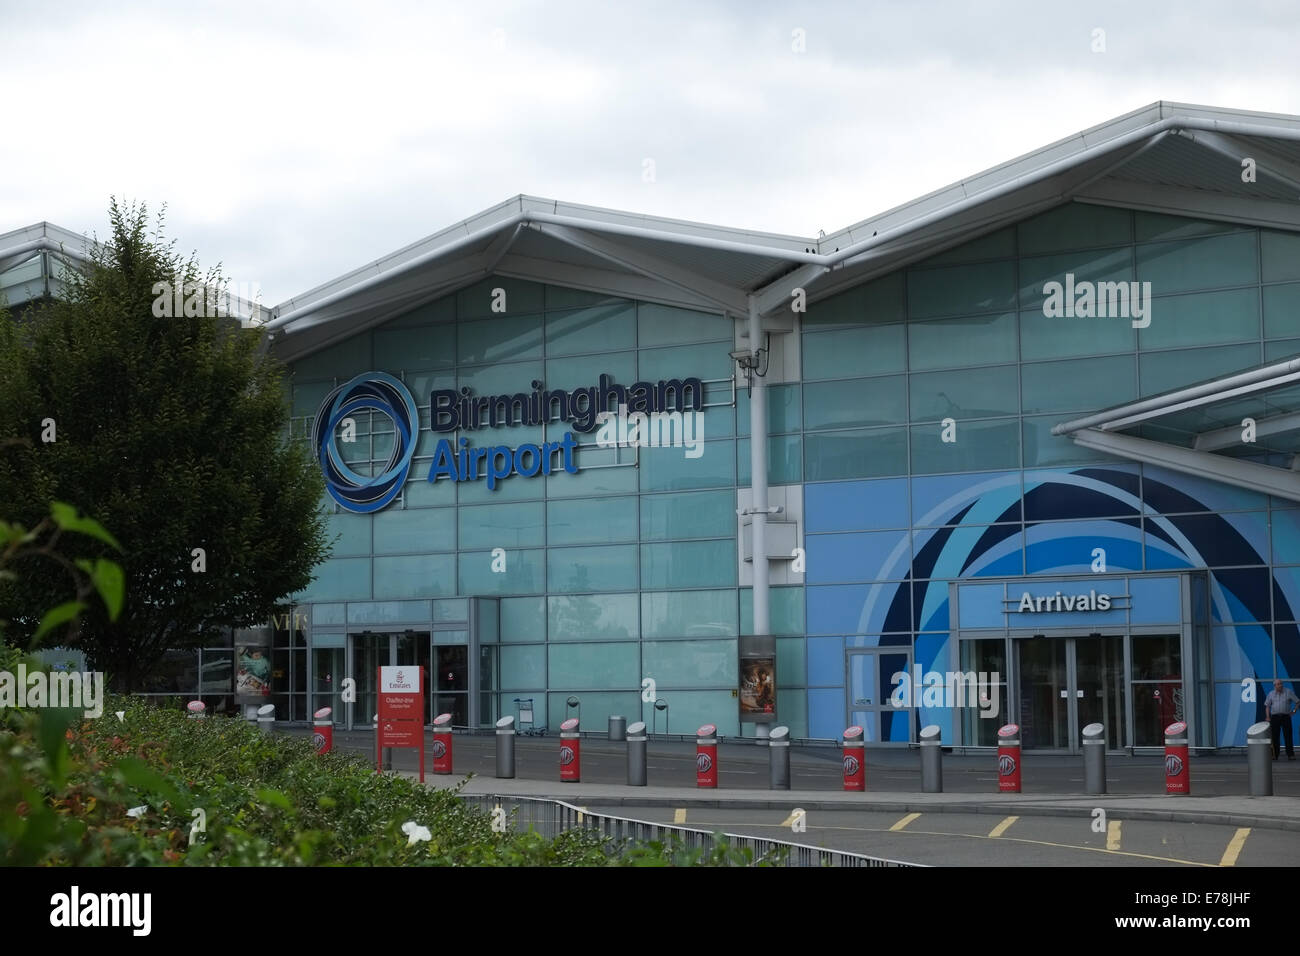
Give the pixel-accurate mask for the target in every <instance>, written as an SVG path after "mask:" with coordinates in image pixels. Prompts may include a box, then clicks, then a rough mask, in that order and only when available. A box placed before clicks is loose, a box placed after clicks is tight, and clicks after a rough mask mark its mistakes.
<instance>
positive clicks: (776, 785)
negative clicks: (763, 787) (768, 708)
mask: <svg viewBox="0 0 1300 956" xmlns="http://www.w3.org/2000/svg"><path fill="white" fill-rule="evenodd" d="M767 766H768V788H769V789H771V790H789V789H790V728H789V727H773V728H772V732H771V733H770V734H768V737H767Z"/></svg>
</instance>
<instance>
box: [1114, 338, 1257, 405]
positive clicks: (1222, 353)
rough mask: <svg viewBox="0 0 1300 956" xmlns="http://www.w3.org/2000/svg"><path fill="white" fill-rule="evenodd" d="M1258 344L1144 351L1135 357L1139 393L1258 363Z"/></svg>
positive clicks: (1201, 378)
mask: <svg viewBox="0 0 1300 956" xmlns="http://www.w3.org/2000/svg"><path fill="white" fill-rule="evenodd" d="M1259 356H1260V348H1259V346H1258V345H1231V346H1226V347H1221V348H1211V349H1178V350H1175V351H1169V352H1147V353H1144V354H1143V355H1141V356H1140V357H1139V359H1138V368H1139V372H1140V375H1141V378H1140V384H1141V391H1140V394H1142V395H1157V394H1159V393H1160V392H1166V391H1169V390H1170V389H1174V388H1181V387H1182V386H1184V385H1193V384H1195V383H1197V382H1200V381H1203V380H1205V379H1209V378H1214V377H1216V376H1219V375H1226V374H1227V373H1228V372H1239V371H1241V370H1242V369H1246V368H1252V367H1253V366H1256V365H1259V364H1260V357H1259Z"/></svg>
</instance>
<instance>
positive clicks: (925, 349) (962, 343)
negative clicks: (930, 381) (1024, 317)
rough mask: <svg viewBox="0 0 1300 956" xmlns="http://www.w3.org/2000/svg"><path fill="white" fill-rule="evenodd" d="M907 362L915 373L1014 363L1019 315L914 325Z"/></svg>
mask: <svg viewBox="0 0 1300 956" xmlns="http://www.w3.org/2000/svg"><path fill="white" fill-rule="evenodd" d="M907 360H908V362H909V363H910V365H911V368H912V370H913V371H918V370H920V369H930V368H965V367H968V366H971V365H991V364H993V363H995V362H1014V361H1015V360H1016V314H1015V313H1014V312H1004V313H1002V314H1001V315H976V316H969V317H965V318H950V319H929V320H927V321H925V322H913V323H911V324H910V325H909V326H908V327H907Z"/></svg>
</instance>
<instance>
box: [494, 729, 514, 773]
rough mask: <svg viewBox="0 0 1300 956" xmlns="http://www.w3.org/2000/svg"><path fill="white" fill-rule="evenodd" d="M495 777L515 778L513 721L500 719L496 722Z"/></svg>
mask: <svg viewBox="0 0 1300 956" xmlns="http://www.w3.org/2000/svg"><path fill="white" fill-rule="evenodd" d="M497 777H499V778H501V779H505V780H513V779H514V778H515V719H514V718H513V717H502V718H501V719H500V720H498V721H497Z"/></svg>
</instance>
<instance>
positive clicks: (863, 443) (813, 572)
mask: <svg viewBox="0 0 1300 956" xmlns="http://www.w3.org/2000/svg"><path fill="white" fill-rule="evenodd" d="M846 218H847V217H846ZM12 235H13V234H11V237H12ZM0 238H4V237H0ZM3 253H4V250H3V249H0V265H5V264H6V263H12V261H13V257H12V256H10V257H9V258H5V256H4V255H3ZM10 268H11V269H12V268H15V267H13V266H10ZM15 274H16V273H15ZM3 281H4V273H0V283H3ZM9 285H10V287H13V286H14V285H15V282H14V281H13V280H11V281H10V282H9ZM10 294H11V297H12V292H11V293H10ZM264 328H265V329H266V330H267V334H269V335H270V336H271V337H272V347H273V348H274V350H275V351H276V353H277V354H278V355H279V356H280V357H281V358H282V359H283V360H284V361H285V362H286V363H287V364H288V366H289V368H290V369H291V373H292V404H293V416H294V417H293V423H292V428H293V438H294V440H298V441H303V442H310V443H311V445H312V450H313V453H314V454H315V455H316V456H317V458H318V460H319V461H320V463H321V467H322V471H323V473H324V475H325V479H326V485H327V489H328V496H327V498H326V502H325V503H326V506H327V508H328V509H329V511H330V517H329V528H330V531H331V535H332V536H337V540H336V542H335V544H334V550H333V555H332V557H331V558H330V559H329V560H328V561H326V562H325V563H323V564H322V565H321V566H320V567H319V569H318V573H317V576H316V579H315V581H314V583H313V584H312V585H311V586H310V588H309V589H308V590H307V591H305V592H303V593H301V594H299V595H297V596H296V597H295V601H294V604H293V606H292V608H291V609H290V610H289V611H288V612H287V613H286V614H285V615H283V616H281V618H280V619H279V620H278V621H276V622H274V623H273V632H274V642H273V647H272V648H271V658H272V664H273V671H272V673H273V675H274V676H273V678H272V680H271V697H270V700H271V701H272V702H274V703H277V704H278V705H280V706H281V707H282V709H280V710H279V713H280V714H281V715H285V716H289V717H291V718H294V719H306V718H307V717H308V715H309V714H311V713H312V712H313V711H314V710H315V709H316V708H318V707H322V706H333V707H334V715H335V719H336V721H337V722H338V723H339V724H340V725H342V726H368V725H369V721H370V715H371V713H372V712H373V710H374V704H373V701H374V674H375V667H376V665H379V664H389V663H392V664H403V665H423V666H425V667H427V668H428V673H429V675H430V683H431V690H432V694H431V700H430V705H429V706H430V717H431V716H432V715H433V714H436V713H439V712H443V711H448V712H451V713H452V714H453V715H454V723H456V724H457V725H462V726H472V727H488V726H491V725H492V723H493V722H494V721H495V720H496V719H497V718H498V717H500V716H505V715H516V714H519V713H521V712H522V709H523V708H524V707H526V706H528V702H531V707H532V711H533V720H534V722H535V723H536V724H537V725H538V726H547V727H550V728H555V727H558V725H559V723H560V721H561V720H563V719H565V718H566V717H568V716H574V715H575V714H577V713H578V712H579V711H580V713H581V716H582V720H583V725H584V727H588V728H591V727H603V726H604V722H605V719H606V717H607V716H608V715H610V714H621V715H625V716H626V717H627V718H628V719H629V720H635V719H644V720H645V721H646V722H647V724H649V723H651V722H652V721H653V722H654V723H655V726H656V729H657V730H659V731H660V732H662V731H664V730H665V729H667V730H669V731H670V732H673V733H682V732H690V731H693V730H694V728H695V727H696V726H698V725H699V724H703V723H706V722H711V723H715V724H717V725H718V728H719V730H720V732H721V733H723V734H725V735H741V734H743V735H747V736H751V735H755V734H759V735H762V734H765V733H766V732H767V731H768V729H769V728H770V727H772V726H775V725H778V724H780V725H786V726H788V727H789V728H790V729H791V735H792V736H793V737H796V738H823V739H825V738H836V737H838V736H840V734H841V733H842V732H843V730H844V728H845V727H846V726H848V725H851V724H858V725H861V726H862V727H863V728H864V729H865V733H866V737H867V740H868V741H869V742H870V743H872V744H877V745H894V746H899V745H906V744H907V743H909V742H913V741H915V740H916V739H917V734H918V732H919V729H920V728H921V727H922V726H925V725H928V724H938V725H940V727H941V728H942V733H943V740H944V742H945V743H951V744H953V745H955V746H989V745H991V744H992V743H993V737H994V733H995V732H996V729H997V728H998V727H999V726H1001V725H1002V724H1003V723H1007V722H1015V723H1018V724H1020V725H1021V727H1022V730H1023V733H1024V739H1025V746H1026V748H1027V749H1031V750H1047V751H1053V750H1054V751H1061V752H1072V751H1077V750H1078V749H1080V747H1079V745H1080V730H1081V728H1082V727H1083V726H1084V725H1086V724H1088V723H1091V722H1094V721H1100V722H1102V723H1104V724H1105V726H1106V736H1107V742H1108V744H1109V746H1110V748H1111V749H1115V750H1126V749H1130V748H1144V747H1155V746H1159V745H1161V744H1162V737H1161V732H1162V730H1163V728H1164V727H1165V726H1166V725H1167V724H1169V723H1171V722H1173V721H1174V720H1179V719H1181V720H1186V721H1187V722H1188V724H1189V726H1190V732H1191V734H1192V740H1193V743H1194V745H1196V746H1199V747H1231V746H1239V745H1242V744H1244V742H1245V731H1246V728H1247V727H1248V726H1249V725H1250V724H1252V723H1254V722H1255V721H1257V720H1259V719H1262V716H1261V715H1262V700H1263V697H1264V695H1265V694H1266V693H1267V690H1268V687H1267V686H1263V685H1261V686H1259V687H1258V689H1256V685H1255V682H1256V681H1271V680H1272V679H1273V678H1274V677H1275V676H1277V677H1281V678H1283V679H1284V680H1288V681H1290V680H1291V679H1292V678H1293V677H1295V672H1297V671H1300V624H1298V623H1297V619H1298V618H1300V458H1298V457H1297V453H1300V117H1293V116H1280V115H1272V114H1261V113H1250V112H1242V111H1233V110H1222V109H1213V108H1205V107H1193V106H1184V105H1180V104H1171V103H1157V104H1155V105H1152V106H1150V107H1147V108H1144V109H1141V110H1138V111H1136V112H1134V113H1131V114H1129V115H1126V116H1123V117H1120V118H1118V119H1115V120H1113V121H1110V122H1108V123H1105V124H1103V125H1101V126H1097V127H1095V128H1093V129H1090V130H1087V131H1085V132H1082V133H1079V134H1077V135H1075V136H1071V137H1069V138H1068V139H1065V140H1062V141H1060V142H1057V143H1054V144H1052V145H1050V146H1046V147H1044V148H1043V149H1041V150H1038V151H1036V152H1034V153H1032V154H1029V155H1027V156H1024V157H1021V158H1019V159H1015V160H1012V161H1010V162H1008V163H1005V164H1004V165H1002V166H999V167H997V168H994V169H991V170H988V171H985V172H983V173H979V174H977V175H975V176H973V177H971V178H970V179H967V180H964V181H962V182H960V183H957V184H954V185H953V186H950V187H948V188H945V189H942V190H939V191H937V192H935V193H932V194H930V195H927V196H923V197H921V198H919V199H917V200H915V201H913V202H910V203H908V204H906V205H904V206H900V207H898V208H896V209H893V210H890V211H888V212H885V213H883V214H880V215H877V216H875V217H873V218H870V219H867V220H865V221H863V222H860V223H858V224H856V225H853V226H850V227H848V228H846V229H843V230H841V231H839V232H835V233H833V234H830V235H826V236H822V237H819V238H816V239H813V238H801V237H793V236H784V235H772V234H764V233H754V232H748V231H745V230H741V229H735V228H728V227H721V226H706V225H699V224H696V223H690V222H681V221H675V220H666V219H656V218H654V217H648V216H643V215H636V214H630V213H623V212H617V211H612V210H607V209H599V208H592V207H586V206H577V205H572V204H566V203H562V202H555V201H552V200H542V199H535V198H531V197H527V196H519V197H516V198H514V199H511V200H509V201H508V202H505V203H503V204H501V205H499V206H496V207H494V208H492V209H489V210H487V211H485V212H483V213H481V214H479V215H477V216H475V217H473V218H471V219H468V220H466V221H464V222H461V223H457V224H456V225H454V226H451V227H449V228H447V229H444V230H443V231H441V232H439V233H437V234H435V235H433V236H431V237H429V238H428V239H425V240H423V241H421V242H419V243H416V244H414V245H412V246H409V247H407V248H404V249H401V250H399V251H397V252H395V253H393V254H392V255H389V256H387V257H385V258H383V259H380V260H378V261H376V262H373V263H371V264H369V265H366V266H364V267H362V268H360V269H357V270H356V271H355V272H352V273H349V274H347V275H344V276H341V277H339V278H338V279H336V280H334V281H332V282H330V283H328V284H326V285H324V286H321V287H319V288H317V289H313V290H311V291H309V292H307V293H305V294H303V295H300V296H296V297H294V298H293V299H291V300H289V301H287V302H285V303H282V304H281V305H279V306H277V307H276V308H275V309H274V310H272V312H271V315H270V316H269V318H268V320H267V321H266V322H265V325H264ZM203 653H204V655H208V654H209V652H203ZM223 653H226V654H229V653H230V651H228V650H226V651H223ZM219 659H220V657H219V655H218V656H217V657H215V658H213V659H212V660H213V661H219ZM208 664H209V662H208V660H207V658H206V657H204V658H202V659H200V660H197V661H196V662H195V666H196V673H198V674H200V675H202V674H203V673H204V670H203V669H204V667H206V666H208ZM899 674H905V675H907V676H906V677H905V678H902V679H899V678H898V677H897V675H899ZM956 674H961V675H965V677H964V678H962V679H958V680H955V681H954V680H953V679H952V675H956ZM972 675H973V681H972V686H967V685H966V681H967V680H970V679H971V676H972ZM348 676H350V677H352V678H354V679H355V680H356V681H357V690H358V700H357V701H356V703H353V704H348V703H344V702H343V701H342V700H341V697H340V692H341V689H342V682H343V678H344V677H348ZM571 699H573V700H576V701H577V703H576V705H575V704H572V703H570V701H571ZM655 701H659V702H660V704H661V705H662V706H661V707H660V708H656V706H655Z"/></svg>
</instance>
